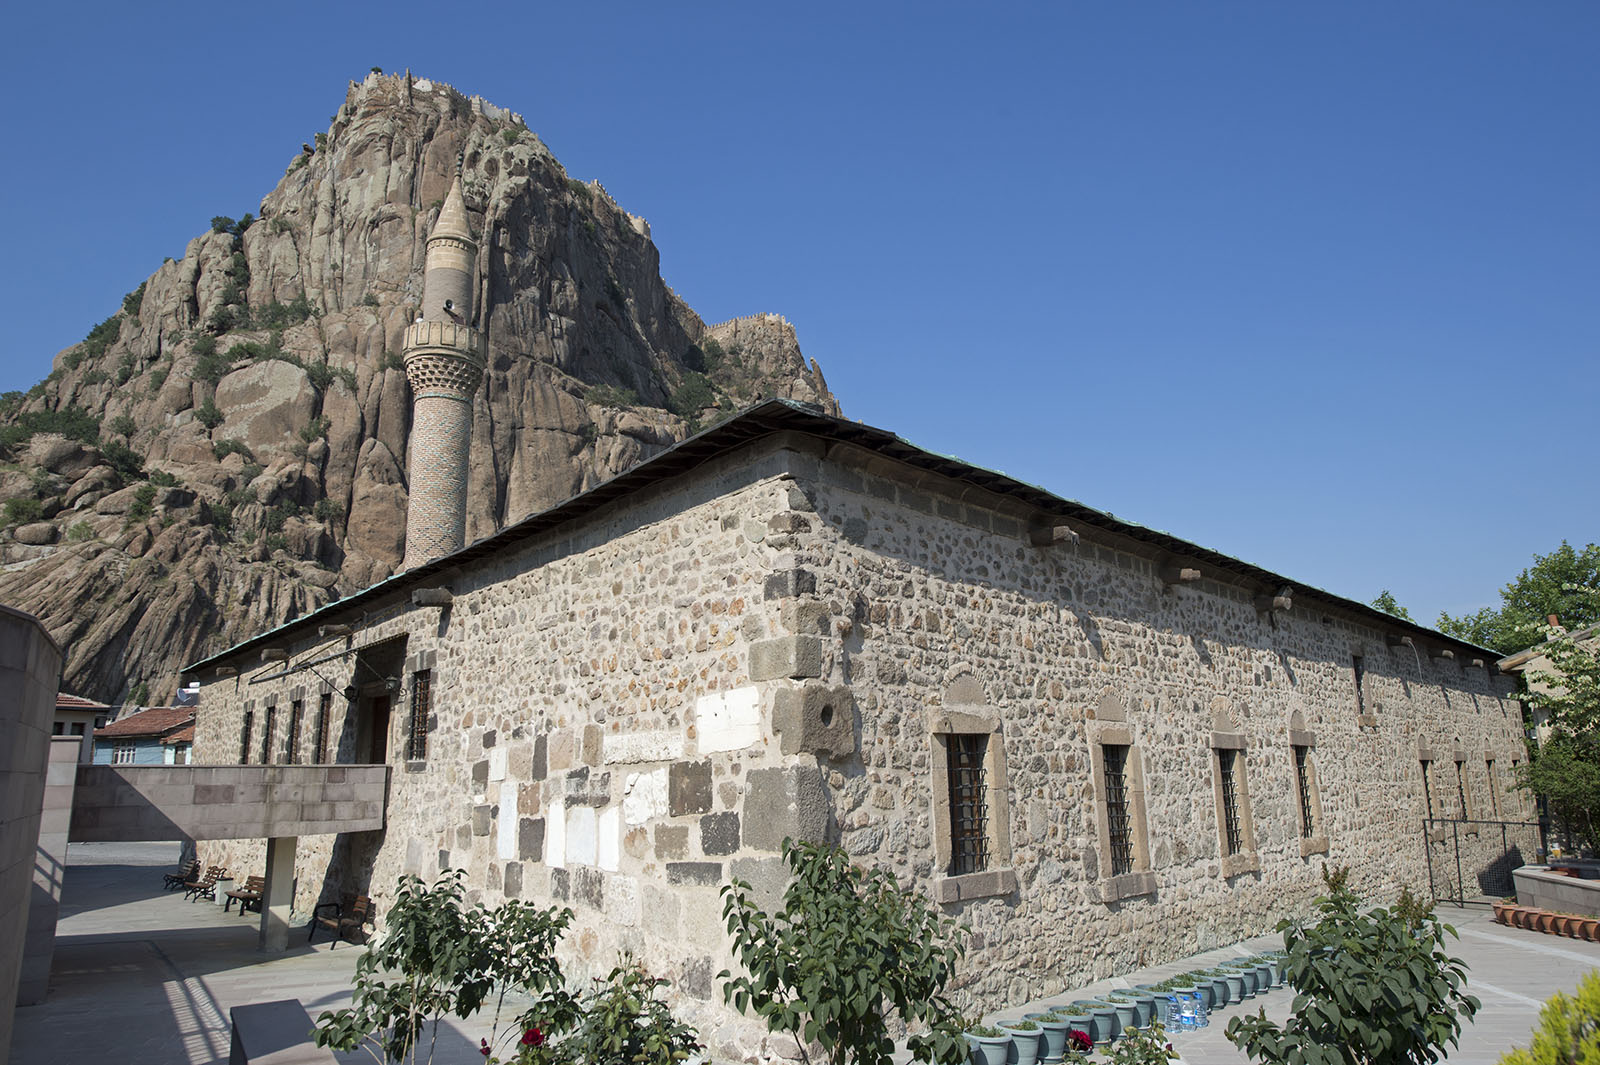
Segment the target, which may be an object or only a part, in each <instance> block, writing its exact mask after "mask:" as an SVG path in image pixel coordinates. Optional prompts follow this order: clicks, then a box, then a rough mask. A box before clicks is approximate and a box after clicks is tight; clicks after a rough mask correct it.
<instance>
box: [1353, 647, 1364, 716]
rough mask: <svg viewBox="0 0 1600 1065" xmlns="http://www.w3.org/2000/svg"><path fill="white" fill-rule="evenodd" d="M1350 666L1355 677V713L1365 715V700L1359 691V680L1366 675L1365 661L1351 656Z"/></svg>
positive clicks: (1359, 657) (1356, 656) (1357, 656)
mask: <svg viewBox="0 0 1600 1065" xmlns="http://www.w3.org/2000/svg"><path fill="white" fill-rule="evenodd" d="M1350 666H1351V669H1352V670H1353V671H1354V673H1355V677H1356V713H1358V714H1365V713H1366V712H1367V699H1366V696H1365V695H1364V694H1363V693H1362V691H1361V680H1362V678H1363V677H1365V676H1366V674H1367V668H1366V667H1367V663H1366V659H1364V658H1362V657H1361V656H1360V655H1351V656H1350Z"/></svg>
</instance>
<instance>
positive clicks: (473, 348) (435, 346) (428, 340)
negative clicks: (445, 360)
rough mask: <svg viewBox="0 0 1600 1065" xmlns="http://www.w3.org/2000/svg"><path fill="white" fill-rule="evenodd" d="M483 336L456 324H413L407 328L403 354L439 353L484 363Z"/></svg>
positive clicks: (468, 327) (465, 326)
mask: <svg viewBox="0 0 1600 1065" xmlns="http://www.w3.org/2000/svg"><path fill="white" fill-rule="evenodd" d="M483 340H484V338H483V334H482V333H480V332H478V331H477V330H476V329H474V328H472V327H471V326H470V325H464V324H460V323H457V322H413V323H411V324H410V325H408V326H406V332H405V340H404V342H403V343H404V353H405V357H407V358H409V357H410V356H411V355H412V353H413V352H416V353H419V354H420V353H422V352H429V351H436V352H439V353H441V354H451V355H455V356H456V357H458V358H462V359H469V360H471V361H473V362H478V363H481V362H483V360H484V342H483Z"/></svg>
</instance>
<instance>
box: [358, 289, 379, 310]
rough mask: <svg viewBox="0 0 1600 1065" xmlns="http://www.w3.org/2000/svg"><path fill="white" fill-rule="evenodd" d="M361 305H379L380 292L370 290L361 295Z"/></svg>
mask: <svg viewBox="0 0 1600 1065" xmlns="http://www.w3.org/2000/svg"><path fill="white" fill-rule="evenodd" d="M361 306H363V307H376V306H378V294H377V293H376V292H369V293H367V294H366V295H365V296H362V297H361Z"/></svg>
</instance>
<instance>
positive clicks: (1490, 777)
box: [1483, 751, 1500, 821]
mask: <svg viewBox="0 0 1600 1065" xmlns="http://www.w3.org/2000/svg"><path fill="white" fill-rule="evenodd" d="M1483 776H1484V779H1485V780H1486V781H1488V791H1489V812H1490V814H1492V815H1493V817H1492V819H1493V820H1495V821H1498V820H1500V788H1499V782H1498V781H1497V780H1496V779H1495V752H1494V751H1484V752H1483Z"/></svg>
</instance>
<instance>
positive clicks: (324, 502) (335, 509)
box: [311, 499, 344, 522]
mask: <svg viewBox="0 0 1600 1065" xmlns="http://www.w3.org/2000/svg"><path fill="white" fill-rule="evenodd" d="M311 515H312V517H314V518H316V519H317V520H318V521H331V522H338V521H340V520H341V519H343V518H344V504H343V503H338V502H335V501H334V500H332V499H319V500H317V503H316V505H315V506H313V507H312V508H311Z"/></svg>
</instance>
